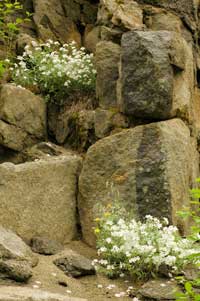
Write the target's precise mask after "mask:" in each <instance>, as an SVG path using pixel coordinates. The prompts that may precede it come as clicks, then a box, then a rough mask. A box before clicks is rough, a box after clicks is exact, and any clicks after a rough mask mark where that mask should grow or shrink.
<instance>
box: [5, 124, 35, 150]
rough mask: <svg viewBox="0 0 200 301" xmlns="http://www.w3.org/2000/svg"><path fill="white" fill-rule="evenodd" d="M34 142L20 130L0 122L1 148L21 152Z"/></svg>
mask: <svg viewBox="0 0 200 301" xmlns="http://www.w3.org/2000/svg"><path fill="white" fill-rule="evenodd" d="M36 141H37V140H35V139H34V138H33V137H31V136H29V135H28V133H26V132H25V131H23V130H22V129H20V128H18V127H16V126H15V125H10V124H8V123H6V122H4V121H2V120H0V144H1V145H2V146H4V147H7V148H10V149H12V150H15V151H21V150H23V149H24V148H26V147H28V146H29V145H32V144H34V143H36Z"/></svg>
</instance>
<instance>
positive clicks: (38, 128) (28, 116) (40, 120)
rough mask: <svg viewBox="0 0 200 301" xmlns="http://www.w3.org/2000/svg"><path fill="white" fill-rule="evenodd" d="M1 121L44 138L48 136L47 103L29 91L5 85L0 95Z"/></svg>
mask: <svg viewBox="0 0 200 301" xmlns="http://www.w3.org/2000/svg"><path fill="white" fill-rule="evenodd" d="M0 108H1V110H0V119H2V120H4V121H6V122H7V123H10V124H12V125H15V126H16V127H19V128H21V129H23V130H24V131H25V132H27V133H28V134H31V135H33V136H36V137H38V138H44V136H45V134H46V128H45V125H46V119H45V118H46V116H45V115H46V106H45V101H44V100H43V99H42V98H40V97H38V96H35V95H34V94H33V93H31V92H30V91H29V90H26V89H23V88H20V87H18V86H15V85H12V84H6V85H3V86H2V88H1V94H0Z"/></svg>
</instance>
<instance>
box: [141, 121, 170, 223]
mask: <svg viewBox="0 0 200 301" xmlns="http://www.w3.org/2000/svg"><path fill="white" fill-rule="evenodd" d="M166 160H167V158H166V154H165V152H164V151H163V150H162V141H161V137H160V133H159V128H158V127H157V126H156V125H155V124H152V125H148V126H146V127H144V130H143V137H142V140H141V143H140V146H139V148H138V153H137V165H136V203H137V207H138V214H139V217H140V218H144V217H145V215H147V214H151V215H153V216H156V217H167V218H168V219H169V221H170V222H171V221H172V217H171V212H172V210H171V193H170V188H169V183H168V181H167V179H166V177H165V169H166Z"/></svg>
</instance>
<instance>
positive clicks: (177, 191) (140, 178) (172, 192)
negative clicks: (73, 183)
mask: <svg viewBox="0 0 200 301" xmlns="http://www.w3.org/2000/svg"><path fill="white" fill-rule="evenodd" d="M197 176H198V153H197V151H196V145H195V143H194V142H193V140H192V139H191V137H190V132H189V129H188V128H187V126H186V125H185V124H184V123H183V122H182V121H181V120H180V119H172V120H169V121H163V122H157V123H152V124H147V125H142V126H137V127H135V128H133V129H128V130H123V131H122V132H121V133H119V134H116V135H112V136H110V137H107V138H104V139H101V140H100V141H98V142H97V143H96V144H94V145H93V146H91V147H90V149H89V150H88V153H87V155H86V159H85V161H84V165H83V169H82V172H81V175H80V179H79V213H80V220H81V223H82V231H83V238H84V240H85V241H86V242H87V243H88V244H90V245H94V244H95V239H94V234H93V226H94V222H93V221H94V218H95V216H96V217H97V216H98V205H99V204H103V205H105V204H107V203H112V202H113V201H114V200H115V198H117V199H120V200H121V201H123V203H124V206H125V207H126V208H127V210H132V211H133V212H134V214H135V216H138V217H139V218H142V217H144V216H145V215H146V214H151V215H153V216H156V217H164V216H165V217H167V218H168V219H169V221H170V223H173V224H175V225H177V226H178V227H179V228H180V230H182V231H183V232H184V231H185V229H186V228H187V225H185V224H184V223H183V221H182V220H181V219H179V218H178V216H177V211H178V210H180V209H181V208H182V207H183V206H184V205H188V204H189V188H190V187H191V186H192V184H193V182H194V179H195V178H196V177H197Z"/></svg>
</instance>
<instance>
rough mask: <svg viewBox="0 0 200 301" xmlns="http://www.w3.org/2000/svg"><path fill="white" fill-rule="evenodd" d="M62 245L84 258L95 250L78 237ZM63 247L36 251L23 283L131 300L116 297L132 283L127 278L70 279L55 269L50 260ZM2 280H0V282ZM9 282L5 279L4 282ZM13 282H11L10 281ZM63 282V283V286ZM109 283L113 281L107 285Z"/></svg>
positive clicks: (94, 298) (95, 299)
mask: <svg viewBox="0 0 200 301" xmlns="http://www.w3.org/2000/svg"><path fill="white" fill-rule="evenodd" d="M65 248H66V249H72V250H74V251H76V252H78V253H79V254H81V255H84V256H86V257H87V258H91V259H94V258H96V252H95V251H94V250H93V249H91V248H89V247H87V246H86V245H85V244H83V243H82V242H80V241H77V242H72V243H70V245H66V246H65ZM64 254H65V250H63V251H62V252H60V253H59V254H56V255H53V256H43V255H38V257H39V263H38V265H37V266H36V267H35V268H34V269H33V276H32V278H31V279H30V280H29V282H28V284H26V285H24V286H28V287H32V288H34V289H36V290H37V289H42V290H47V291H50V292H52V293H60V294H63V295H66V296H67V295H68V296H69V295H70V296H71V297H79V298H85V299H87V300H88V301H104V300H105V301H106V300H110V301H116V300H123V301H126V300H127V301H131V300H132V298H130V297H128V296H126V297H117V296H115V294H119V293H120V292H126V290H127V289H128V287H129V286H133V287H134V283H132V282H130V280H127V279H124V278H122V279H119V280H110V279H108V278H106V277H104V276H103V275H100V274H98V275H95V276H85V277H82V278H78V279H74V278H71V277H68V276H66V275H65V274H64V273H63V272H62V271H61V270H59V269H58V268H57V267H56V266H55V265H54V264H53V261H54V260H55V259H56V258H58V257H60V256H62V255H64ZM1 284H3V285H5V283H0V285H1ZM8 284H9V283H6V285H8ZM10 284H11V285H13V282H12V283H11V282H10ZM65 285H66V286H65ZM110 285H113V287H112V288H111V287H110Z"/></svg>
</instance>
